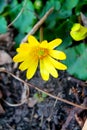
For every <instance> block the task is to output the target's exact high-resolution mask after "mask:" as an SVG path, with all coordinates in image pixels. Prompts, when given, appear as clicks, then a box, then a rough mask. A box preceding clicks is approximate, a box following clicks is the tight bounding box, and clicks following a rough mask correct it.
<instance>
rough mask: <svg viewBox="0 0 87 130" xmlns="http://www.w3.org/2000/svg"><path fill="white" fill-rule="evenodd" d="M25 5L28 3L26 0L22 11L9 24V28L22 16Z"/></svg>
mask: <svg viewBox="0 0 87 130" xmlns="http://www.w3.org/2000/svg"><path fill="white" fill-rule="evenodd" d="M25 5H26V0H25V1H24V5H23V8H22V9H21V11H20V12H19V13H18V15H17V17H16V18H15V19H14V20H13V21H12V22H11V23H10V24H9V25H8V28H9V27H10V26H11V25H13V23H14V22H15V21H16V20H17V19H18V18H19V17H20V16H21V14H22V12H23V11H24V8H25Z"/></svg>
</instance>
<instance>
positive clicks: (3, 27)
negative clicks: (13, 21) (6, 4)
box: [0, 16, 7, 33]
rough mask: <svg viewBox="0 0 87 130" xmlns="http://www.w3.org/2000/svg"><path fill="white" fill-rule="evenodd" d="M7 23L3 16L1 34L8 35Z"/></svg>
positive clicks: (0, 26) (0, 17)
mask: <svg viewBox="0 0 87 130" xmlns="http://www.w3.org/2000/svg"><path fill="white" fill-rule="evenodd" d="M6 31H7V22H6V20H5V18H4V17H3V16H0V33H6Z"/></svg>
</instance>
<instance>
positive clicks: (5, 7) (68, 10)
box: [0, 0, 87, 80]
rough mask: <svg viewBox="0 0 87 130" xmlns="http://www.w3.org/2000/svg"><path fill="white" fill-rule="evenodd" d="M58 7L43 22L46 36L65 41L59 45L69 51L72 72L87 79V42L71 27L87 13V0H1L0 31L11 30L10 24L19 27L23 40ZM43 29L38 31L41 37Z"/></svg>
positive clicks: (16, 36) (16, 37) (18, 37)
mask: <svg viewBox="0 0 87 130" xmlns="http://www.w3.org/2000/svg"><path fill="white" fill-rule="evenodd" d="M51 7H54V11H53V12H52V14H50V15H49V17H48V18H47V19H46V21H45V22H44V24H43V28H44V32H43V33H44V39H47V40H48V41H50V40H53V39H55V38H57V37H59V38H61V39H62V40H63V43H62V44H61V45H60V46H59V47H58V48H57V49H60V50H63V51H65V53H66V54H67V59H66V60H65V61H64V63H65V64H66V65H67V66H68V70H67V71H68V72H69V74H71V75H73V76H75V77H77V78H79V79H82V80H87V43H86V42H85V41H83V42H82V41H79V42H76V41H74V40H73V39H72V38H71V36H70V30H71V27H72V26H73V24H74V23H78V22H80V21H81V18H80V13H81V12H82V13H84V15H85V16H86V15H87V0H47V1H44V0H0V34H2V33H6V32H7V31H8V25H9V24H10V23H11V22H12V21H14V20H15V21H14V22H13V24H12V26H11V28H14V29H15V30H16V34H15V37H14V40H15V41H16V44H19V43H20V41H21V40H22V38H23V37H24V36H25V35H26V34H27V33H28V32H29V31H30V30H31V29H32V28H33V26H34V25H35V24H36V22H37V21H39V19H40V18H41V17H43V15H44V14H45V13H46V12H47V11H48V10H49V9H50V8H51ZM38 32H39V31H37V32H36V33H35V35H36V37H39V33H38Z"/></svg>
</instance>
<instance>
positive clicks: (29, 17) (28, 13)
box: [13, 1, 35, 33]
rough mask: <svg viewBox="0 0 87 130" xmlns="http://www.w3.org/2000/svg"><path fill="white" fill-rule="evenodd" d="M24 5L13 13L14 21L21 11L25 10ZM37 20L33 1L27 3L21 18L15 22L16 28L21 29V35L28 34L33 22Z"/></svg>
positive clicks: (19, 6)
mask: <svg viewBox="0 0 87 130" xmlns="http://www.w3.org/2000/svg"><path fill="white" fill-rule="evenodd" d="M23 4H24V3H21V4H20V5H18V6H17V8H16V9H15V10H14V11H13V16H15V17H13V19H15V18H16V17H17V14H18V12H20V11H21V9H22V8H23ZM34 19H35V15H34V7H33V4H32V2H31V1H27V3H26V4H25V6H24V10H23V12H22V13H21V15H20V16H19V18H18V19H17V20H16V21H15V22H14V24H13V25H14V26H15V27H16V28H17V29H19V31H20V32H21V33H24V32H28V31H29V29H30V27H32V26H33V22H34Z"/></svg>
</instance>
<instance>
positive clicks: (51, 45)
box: [48, 38, 62, 49]
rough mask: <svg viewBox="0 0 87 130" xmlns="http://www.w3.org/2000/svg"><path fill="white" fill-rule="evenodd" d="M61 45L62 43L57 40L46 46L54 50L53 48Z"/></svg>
mask: <svg viewBox="0 0 87 130" xmlns="http://www.w3.org/2000/svg"><path fill="white" fill-rule="evenodd" d="M61 43H62V40H61V39H59V38H57V39H55V40H53V41H51V42H49V43H48V44H49V48H50V49H54V48H55V47H57V46H59V45H60V44H61Z"/></svg>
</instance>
